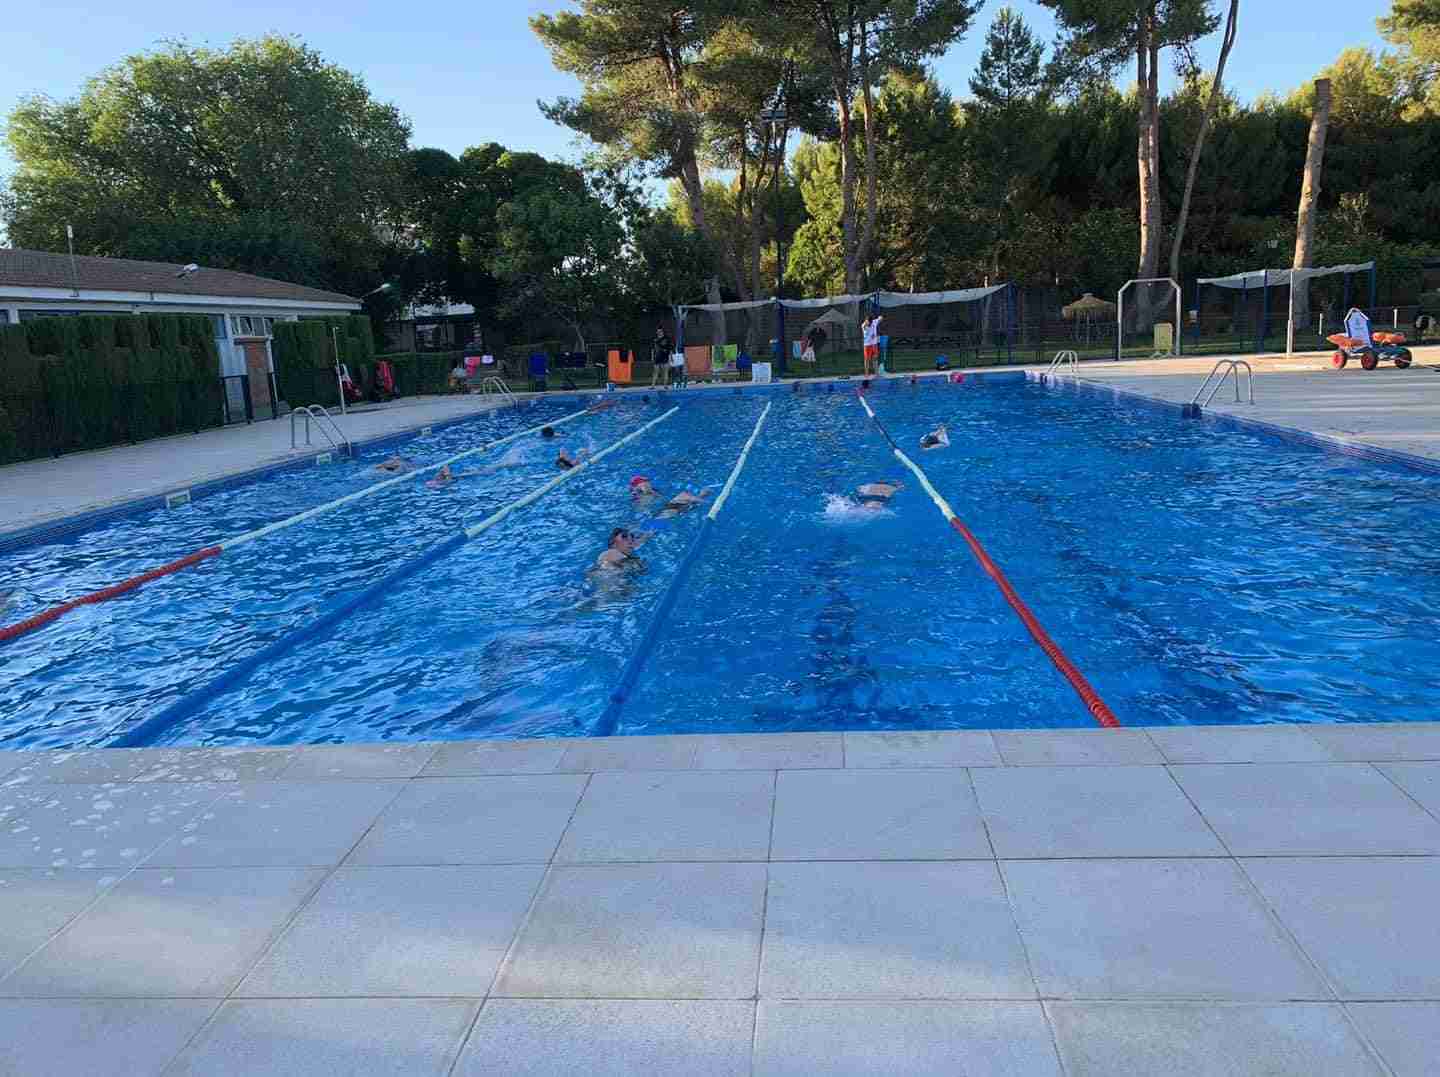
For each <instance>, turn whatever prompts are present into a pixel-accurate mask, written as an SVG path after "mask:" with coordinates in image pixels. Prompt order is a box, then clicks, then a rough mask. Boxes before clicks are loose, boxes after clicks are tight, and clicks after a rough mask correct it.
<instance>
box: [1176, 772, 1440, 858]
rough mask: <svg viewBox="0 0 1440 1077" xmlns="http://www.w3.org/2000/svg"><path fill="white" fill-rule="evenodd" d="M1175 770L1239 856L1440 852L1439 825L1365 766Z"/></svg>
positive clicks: (1217, 830) (1192, 797)
mask: <svg viewBox="0 0 1440 1077" xmlns="http://www.w3.org/2000/svg"><path fill="white" fill-rule="evenodd" d="M1171 769H1172V772H1173V773H1174V775H1175V780H1176V781H1178V782H1179V783H1180V786H1181V788H1183V789H1184V790H1185V792H1186V793H1188V794H1189V795H1190V798H1191V799H1192V800H1193V801H1194V802H1195V806H1196V807H1198V808H1199V809H1200V811H1201V813H1202V814H1203V815H1204V816H1205V818H1206V819H1207V820H1208V821H1209V822H1210V825H1211V826H1213V827H1214V828H1215V831H1216V833H1218V834H1219V835H1220V839H1221V840H1222V841H1223V842H1225V844H1226V845H1227V846H1228V847H1229V849H1230V851H1231V852H1232V853H1234V854H1235V855H1236V856H1282V855H1291V856H1305V855H1313V856H1330V855H1338V856H1344V855H1364V854H1378V853H1400V854H1403V853H1440V822H1437V821H1436V820H1435V819H1433V818H1431V817H1430V816H1429V815H1427V814H1426V813H1425V812H1424V811H1423V810H1422V809H1421V808H1419V807H1418V806H1417V805H1416V804H1415V803H1414V802H1413V801H1412V800H1411V799H1410V798H1409V797H1407V796H1406V795H1405V794H1404V793H1402V792H1401V791H1400V790H1399V789H1397V788H1395V786H1394V785H1392V784H1391V783H1390V781H1389V780H1388V779H1387V778H1386V777H1385V775H1383V774H1381V773H1380V772H1379V771H1377V770H1376V769H1375V768H1374V767H1372V766H1369V765H1367V764H1364V763H1304V764H1291V765H1286V764H1280V763H1257V764H1255V765H1253V766H1246V767H1236V766H1223V765H1216V766H1209V765H1203V764H1202V765H1195V766H1177V767H1173V768H1171Z"/></svg>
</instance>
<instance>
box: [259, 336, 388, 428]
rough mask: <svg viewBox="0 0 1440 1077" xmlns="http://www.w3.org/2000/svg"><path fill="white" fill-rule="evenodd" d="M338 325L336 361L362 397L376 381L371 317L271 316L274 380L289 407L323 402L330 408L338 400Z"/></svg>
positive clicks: (282, 398)
mask: <svg viewBox="0 0 1440 1077" xmlns="http://www.w3.org/2000/svg"><path fill="white" fill-rule="evenodd" d="M336 329H338V330H339V331H340V340H339V345H340V361H341V362H342V363H344V364H345V366H346V367H347V368H348V369H349V371H350V377H351V378H352V379H353V380H354V382H355V384H356V385H357V386H358V387H359V389H360V392H361V394H362V395H363V396H365V397H366V398H369V397H370V396H372V395H373V393H374V387H375V338H374V336H373V334H372V331H371V328H370V319H369V318H367V317H366V316H364V315H363V314H346V315H340V316H337V317H326V318H305V319H302V320H301V321H298V322H276V323H275V330H274V333H275V338H274V340H272V341H271V348H270V350H271V354H272V355H273V356H274V359H275V385H276V388H277V389H278V390H279V393H280V399H281V400H284V401H285V402H286V403H287V404H289V405H290V406H291V407H292V408H298V407H303V406H304V405H306V404H322V405H324V406H325V407H327V408H333V407H335V406H336V405H338V404H339V403H340V387H339V385H338V384H337V383H336V381H335V339H334V337H333V335H332V333H333V331H334V330H336Z"/></svg>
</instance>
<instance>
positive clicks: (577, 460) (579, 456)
mask: <svg viewBox="0 0 1440 1077" xmlns="http://www.w3.org/2000/svg"><path fill="white" fill-rule="evenodd" d="M589 455H590V450H589V449H581V450H579V451H578V452H576V453H575V454H574V455H573V456H572V455H571V454H570V451H569V450H568V449H561V450H560V452H559V453H558V454H556V456H555V466H556V467H558V468H559V469H560V470H561V471H569V470H570V469H571V468H574V467H579V466H580V465H581V464H582V463H584V462H585V458H586V457H587V456H589Z"/></svg>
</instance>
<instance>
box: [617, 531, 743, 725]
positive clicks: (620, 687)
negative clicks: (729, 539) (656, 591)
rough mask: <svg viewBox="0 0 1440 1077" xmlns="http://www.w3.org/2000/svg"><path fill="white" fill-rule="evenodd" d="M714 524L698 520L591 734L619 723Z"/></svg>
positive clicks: (708, 539)
mask: <svg viewBox="0 0 1440 1077" xmlns="http://www.w3.org/2000/svg"><path fill="white" fill-rule="evenodd" d="M714 526H715V521H714V520H712V519H711V518H710V517H708V516H707V517H705V518H704V519H703V520H701V521H700V530H699V532H697V533H696V535H695V541H694V542H692V543H690V549H688V550H686V551H685V556H684V557H682V558H681V559H680V564H679V566H678V567H677V568H676V569H675V574H674V575H673V576H671V577H670V583H669V584H668V585H667V586H666V588H665V592H664V593H663V594H662V595H661V596H660V601H659V602H658V603H656V605H655V609H654V610H653V611H651V614H650V620H649V621H648V622H647V623H646V625H645V631H644V632H643V633H641V635H640V644H639V646H637V647H636V648H635V650H634V651H633V652H631V654H630V659H629V661H627V662H626V663H625V668H624V669H623V670H622V671H621V673H620V680H619V682H618V683H617V684H616V685H615V691H613V692H611V693H610V702H609V703H608V704H606V706H605V712H604V713H603V714H601V715H600V720H599V721H598V722H596V723H595V729H594V730H593V732H592V733H591V736H595V737H610V736H614V734H615V729H616V727H617V726H618V725H619V723H620V711H621V710H622V709H623V708H624V706H625V701H626V700H627V699H629V698H630V694H631V693H632V692H633V691H634V690H635V683H636V682H637V681H638V680H639V679H640V672H641V670H643V669H644V668H645V659H646V657H647V656H648V655H649V654H650V651H651V650H652V649H653V648H654V646H655V641H656V640H657V639H658V638H659V636H660V630H661V629H662V628H664V627H665V622H666V620H667V619H668V618H669V617H670V611H671V610H673V609H674V608H675V603H676V602H677V601H678V600H679V598H680V592H681V591H683V590H684V589H685V583H686V581H687V580H689V579H690V572H691V570H692V569H694V567H695V562H696V561H698V560H699V559H700V552H701V551H702V550H703V549H704V548H705V544H706V543H707V542H709V541H710V531H711V529H712V528H713V527H714Z"/></svg>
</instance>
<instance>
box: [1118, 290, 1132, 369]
mask: <svg viewBox="0 0 1440 1077" xmlns="http://www.w3.org/2000/svg"><path fill="white" fill-rule="evenodd" d="M1128 287H1129V285H1128V284H1127V285H1126V286H1125V288H1128ZM1125 288H1121V289H1120V294H1119V295H1117V296H1116V297H1115V362H1117V363H1118V362H1119V361H1120V341H1121V338H1122V337H1124V335H1125Z"/></svg>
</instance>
